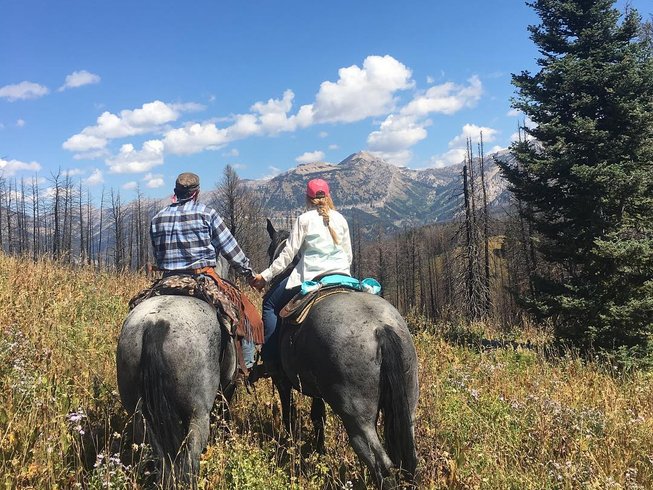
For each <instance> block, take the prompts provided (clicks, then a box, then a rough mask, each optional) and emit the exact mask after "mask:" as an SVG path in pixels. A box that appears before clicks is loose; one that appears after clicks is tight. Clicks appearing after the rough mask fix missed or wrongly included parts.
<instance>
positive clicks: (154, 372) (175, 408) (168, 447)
mask: <svg viewBox="0 0 653 490" xmlns="http://www.w3.org/2000/svg"><path fill="white" fill-rule="evenodd" d="M169 331H170V323H168V322H167V321H165V320H158V321H157V322H156V323H150V324H149V325H147V326H146V327H145V329H144V331H143V347H142V352H141V369H140V372H141V390H140V391H141V394H142V399H143V400H142V407H143V415H144V417H145V420H146V421H147V422H148V425H149V436H150V442H151V443H152V447H153V449H154V451H155V453H156V454H157V455H158V456H159V459H160V461H162V462H163V467H162V468H161V472H162V475H161V477H162V481H163V482H170V481H173V479H174V478H175V476H177V477H182V478H183V475H185V474H186V471H183V468H179V467H178V466H179V465H180V464H183V463H184V460H185V459H186V458H183V457H180V458H177V455H178V453H179V450H180V448H181V445H182V443H183V442H184V438H185V436H186V434H187V433H188V427H187V424H188V422H187V421H186V420H185V417H183V416H182V414H181V411H180V409H179V405H178V404H177V402H176V400H175V399H174V395H173V393H174V386H173V384H172V380H171V377H170V369H169V366H168V363H167V362H166V360H165V358H164V357H163V342H164V340H165V339H166V337H167V335H168V332H169ZM173 468H174V470H176V471H171V470H173ZM179 470H181V474H177V475H175V474H174V473H177V471H179ZM165 486H166V484H165V483H164V487H165Z"/></svg>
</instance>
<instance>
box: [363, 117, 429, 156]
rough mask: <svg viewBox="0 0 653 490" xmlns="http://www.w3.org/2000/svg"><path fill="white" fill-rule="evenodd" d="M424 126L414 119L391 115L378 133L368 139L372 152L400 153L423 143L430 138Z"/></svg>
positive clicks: (371, 134)
mask: <svg viewBox="0 0 653 490" xmlns="http://www.w3.org/2000/svg"><path fill="white" fill-rule="evenodd" d="M424 124H426V123H421V124H420V123H417V122H415V120H414V118H413V117H408V116H397V115H393V114H390V115H389V116H388V117H387V118H386V120H385V121H383V122H382V123H381V127H380V128H379V130H378V131H373V132H372V133H370V135H369V136H368V137H367V145H368V147H369V150H370V151H371V152H398V151H401V150H405V149H408V148H410V147H411V146H413V145H415V144H416V143H418V142H419V141H422V140H423V139H424V138H426V137H427V136H428V133H427V132H426V129H424Z"/></svg>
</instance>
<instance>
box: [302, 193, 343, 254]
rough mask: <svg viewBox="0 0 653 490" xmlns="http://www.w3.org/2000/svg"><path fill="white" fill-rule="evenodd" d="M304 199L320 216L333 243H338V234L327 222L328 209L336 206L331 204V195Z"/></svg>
mask: <svg viewBox="0 0 653 490" xmlns="http://www.w3.org/2000/svg"><path fill="white" fill-rule="evenodd" d="M306 201H307V204H308V206H309V207H314V208H315V209H316V210H317V212H318V214H319V215H320V216H322V220H323V221H324V226H326V227H328V228H329V233H330V234H331V239H332V240H333V243H335V244H336V245H339V244H340V239H339V238H338V234H337V233H336V230H334V229H333V227H332V226H331V224H330V223H329V211H330V210H332V209H336V207H335V206H334V205H333V201H332V200H331V196H325V197H315V198H313V199H311V198H309V197H307V198H306Z"/></svg>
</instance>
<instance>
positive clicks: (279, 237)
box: [267, 218, 290, 264]
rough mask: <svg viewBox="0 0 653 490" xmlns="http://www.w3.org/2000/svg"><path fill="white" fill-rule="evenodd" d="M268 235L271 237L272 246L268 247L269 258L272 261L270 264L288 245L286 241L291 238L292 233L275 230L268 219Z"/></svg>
mask: <svg viewBox="0 0 653 490" xmlns="http://www.w3.org/2000/svg"><path fill="white" fill-rule="evenodd" d="M267 221H268V224H267V229H268V235H269V236H270V245H269V246H268V258H269V259H270V264H271V263H272V261H273V260H274V259H276V258H277V256H278V255H279V254H280V253H281V250H283V246H284V245H285V243H286V240H287V239H288V237H289V236H290V232H288V231H287V230H277V229H275V227H274V225H273V224H272V221H270V218H268V220H267Z"/></svg>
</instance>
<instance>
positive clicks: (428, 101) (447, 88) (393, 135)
mask: <svg viewBox="0 0 653 490" xmlns="http://www.w3.org/2000/svg"><path fill="white" fill-rule="evenodd" d="M468 82H469V83H468V85H457V84H454V83H452V82H447V83H443V84H441V85H436V86H434V87H431V88H429V89H428V90H427V91H426V92H425V93H422V94H419V95H417V96H416V97H414V98H413V100H411V101H410V102H409V103H408V104H406V105H405V106H404V107H402V108H401V109H400V110H399V112H398V113H396V114H390V115H388V116H387V117H386V119H385V120H384V121H383V122H382V123H381V125H380V126H379V129H378V130H376V131H373V132H371V133H370V134H369V136H368V137H367V145H368V149H369V151H370V152H371V153H373V154H375V155H377V156H380V157H381V158H383V159H385V160H387V161H389V162H392V163H396V164H398V165H406V164H407V163H408V162H409V161H410V158H411V156H412V153H411V152H410V151H409V149H410V148H411V147H412V146H414V145H415V144H417V143H419V142H420V141H422V140H424V139H425V138H426V137H427V136H428V132H427V130H426V128H427V127H428V126H430V125H431V121H430V120H429V119H428V116H429V115H430V114H433V113H441V114H445V115H450V114H453V113H455V112H457V111H459V110H460V109H462V108H464V107H471V106H473V105H474V104H476V102H477V101H478V100H479V99H480V97H481V95H482V93H483V87H482V84H481V81H480V79H479V78H478V77H477V76H473V77H471V78H470V79H469V80H468ZM485 129H487V130H488V133H489V134H488V136H489V137H492V136H493V133H492V131H494V130H491V129H489V128H485Z"/></svg>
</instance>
